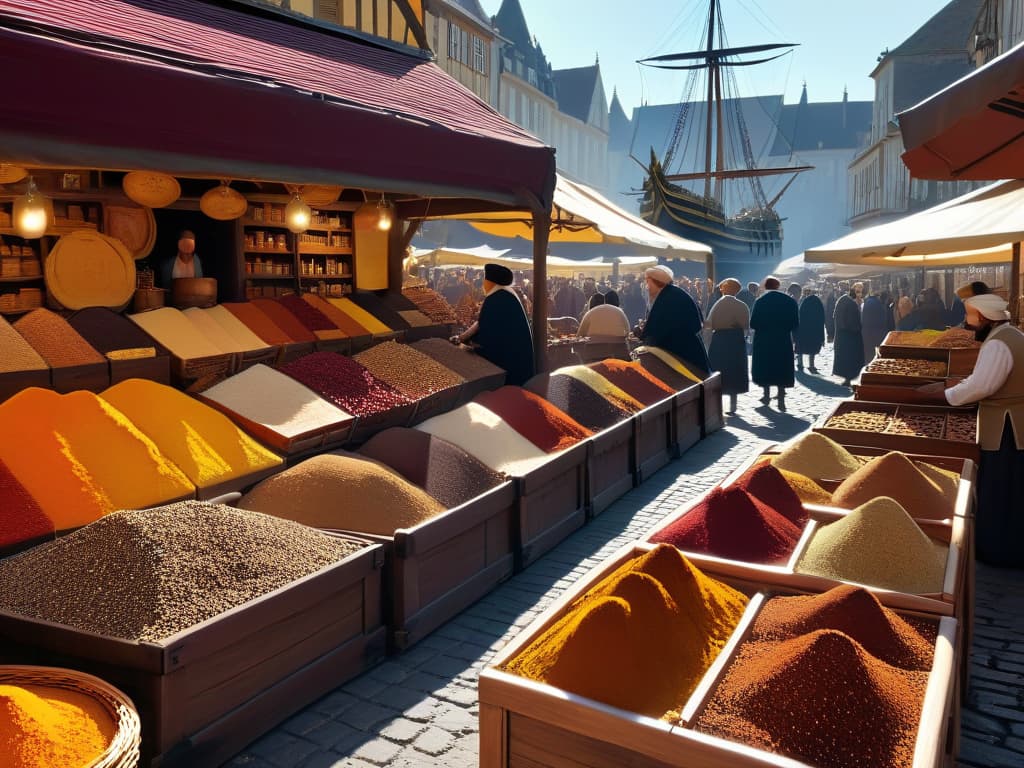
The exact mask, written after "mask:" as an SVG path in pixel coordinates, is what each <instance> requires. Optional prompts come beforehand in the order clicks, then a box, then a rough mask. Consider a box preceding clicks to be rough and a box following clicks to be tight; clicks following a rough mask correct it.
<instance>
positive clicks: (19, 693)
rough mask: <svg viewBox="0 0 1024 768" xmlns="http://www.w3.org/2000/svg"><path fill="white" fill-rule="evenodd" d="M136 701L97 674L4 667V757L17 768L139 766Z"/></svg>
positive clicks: (0, 733) (0, 700)
mask: <svg viewBox="0 0 1024 768" xmlns="http://www.w3.org/2000/svg"><path fill="white" fill-rule="evenodd" d="M140 732H141V727H140V725H139V714H138V712H136V711H135V707H134V705H133V704H132V702H131V701H130V700H129V699H128V697H127V696H125V695H124V694H123V693H121V691H119V690H118V689H117V688H114V687H113V686H111V685H108V684H107V683H105V682H103V681H102V680H100V679H99V678H97V677H93V676H92V675H86V674H83V673H81V672H76V671H74V670H71V669H62V668H57V667H32V666H20V665H4V666H0V755H3V756H4V761H5V762H4V765H6V766H11V768H44V766H47V767H48V766H57V765H67V766H89V768H133V766H137V765H138V764H139V743H140Z"/></svg>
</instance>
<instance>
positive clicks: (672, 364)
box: [637, 346, 704, 383]
mask: <svg viewBox="0 0 1024 768" xmlns="http://www.w3.org/2000/svg"><path fill="white" fill-rule="evenodd" d="M637 352H641V353H642V352H649V353H650V354H652V355H654V356H655V357H656V358H658V359H659V360H660V361H661V362H663V363H664V364H665V365H667V366H668V367H669V368H671V369H672V370H673V371H675V372H676V373H677V374H679V375H681V376H683V377H685V378H687V379H689V380H690V381H691V382H693V383H700V382H701V381H702V380H703V378H704V377H703V376H701V375H698V370H699V369H698V368H697V367H696V366H694V365H692V364H690V363H684V362H683V361H682V360H680V359H679V358H678V357H676V356H675V355H673V354H672V353H671V352H669V351H668V350H667V349H662V348H661V347H649V346H643V347H637Z"/></svg>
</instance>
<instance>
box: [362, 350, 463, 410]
mask: <svg viewBox="0 0 1024 768" xmlns="http://www.w3.org/2000/svg"><path fill="white" fill-rule="evenodd" d="M353 359H354V360H355V361H356V362H358V363H359V364H360V365H362V366H364V367H365V368H366V370H368V371H369V372H370V373H372V374H373V375H374V376H376V377H377V378H378V379H380V380H381V381H383V382H385V383H387V384H389V385H391V386H392V387H394V388H395V389H396V390H398V391H399V392H401V393H402V394H403V395H405V396H406V397H407V398H409V399H410V400H422V399H423V398H425V397H428V396H429V395H432V394H434V393H435V392H440V391H442V390H445V389H451V388H453V387H458V386H460V385H462V384H464V383H465V379H463V378H462V377H461V376H459V375H458V374H457V373H455V372H454V371H452V370H450V369H448V368H446V367H445V366H443V365H441V364H440V363H439V362H437V361H436V360H434V359H433V358H431V357H428V356H427V355H425V354H423V353H422V352H419V351H417V350H415V349H413V348H412V347H410V346H409V345H408V344H399V343H398V342H396V341H385V342H384V343H383V344H377V345H376V346H373V347H370V348H369V349H367V350H365V351H363V352H360V353H359V354H358V355H355V356H354V357H353Z"/></svg>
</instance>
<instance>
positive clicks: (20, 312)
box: [0, 306, 42, 315]
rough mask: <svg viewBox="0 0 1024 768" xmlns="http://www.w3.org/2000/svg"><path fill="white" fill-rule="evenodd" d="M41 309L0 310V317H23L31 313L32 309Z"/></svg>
mask: <svg viewBox="0 0 1024 768" xmlns="http://www.w3.org/2000/svg"><path fill="white" fill-rule="evenodd" d="M41 308H42V307H41V306H40V307H30V308H28V309H0V315H24V314H26V313H28V312H31V311H32V310H33V309H41Z"/></svg>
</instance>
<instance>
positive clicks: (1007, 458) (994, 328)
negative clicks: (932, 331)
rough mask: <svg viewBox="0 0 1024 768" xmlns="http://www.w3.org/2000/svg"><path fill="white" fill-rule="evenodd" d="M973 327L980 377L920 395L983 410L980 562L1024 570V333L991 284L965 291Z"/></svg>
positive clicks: (980, 415)
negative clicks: (1023, 491) (1023, 490)
mask: <svg viewBox="0 0 1024 768" xmlns="http://www.w3.org/2000/svg"><path fill="white" fill-rule="evenodd" d="M957 293H958V294H959V295H960V297H961V298H962V299H963V302H964V311H965V313H966V320H965V322H964V328H967V329H969V330H972V331H974V337H975V338H976V339H977V340H978V341H980V342H982V345H981V351H980V352H979V353H978V362H977V363H975V365H974V371H973V373H971V375H970V376H968V377H967V378H966V379H964V380H963V381H961V382H960V383H958V384H956V385H954V386H952V387H949V388H948V389H947V388H946V382H942V381H938V382H935V383H934V384H926V385H925V386H923V387H919V388H918V390H919V391H920V392H922V393H923V394H927V395H933V396H936V397H937V398H939V399H940V401H941V402H942V403H944V404H949V405H967V404H968V403H977V404H978V420H977V440H978V444H979V446H980V448H981V462H980V464H979V466H978V483H977V493H978V509H977V518H976V525H977V527H976V539H975V541H976V547H977V555H978V559H979V560H982V561H984V562H986V563H990V564H992V565H997V566H1005V567H1011V568H1021V567H1024V546H1022V543H1024V509H1022V507H1021V503H1020V478H1021V477H1024V333H1021V331H1020V330H1018V329H1017V328H1015V327H1014V326H1013V325H1012V324H1011V323H1010V322H1009V320H1010V313H1009V312H1007V311H1006V307H1007V303H1006V301H1004V300H1003V299H1001V298H1000V297H999V296H997V295H995V294H994V293H991V292H990V291H989V288H988V286H987V285H985V283H982V282H975V283H971V284H969V285H965V286H963V287H962V288H960V289H959V290H958V291H957Z"/></svg>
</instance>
